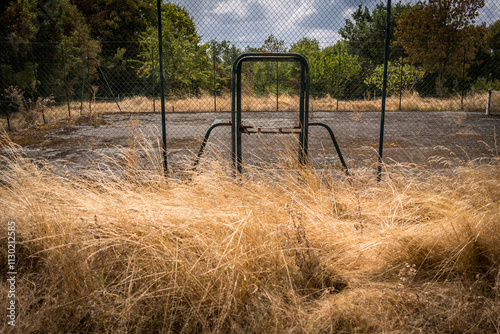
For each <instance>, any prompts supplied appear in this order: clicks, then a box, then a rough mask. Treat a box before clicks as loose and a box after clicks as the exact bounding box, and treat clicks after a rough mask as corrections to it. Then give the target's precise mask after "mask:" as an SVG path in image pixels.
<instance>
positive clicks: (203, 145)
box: [194, 122, 231, 167]
mask: <svg viewBox="0 0 500 334" xmlns="http://www.w3.org/2000/svg"><path fill="white" fill-rule="evenodd" d="M228 125H231V122H219V123H215V124H213V125H212V126H211V127H209V128H208V130H207V133H205V138H204V139H203V143H201V147H200V150H199V151H198V154H197V155H196V160H195V161H194V167H196V166H198V164H199V163H200V158H201V155H202V154H203V151H205V147H206V146H207V142H208V137H210V134H211V133H212V130H213V129H215V128H216V127H218V126H228Z"/></svg>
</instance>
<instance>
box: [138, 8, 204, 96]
mask: <svg viewBox="0 0 500 334" xmlns="http://www.w3.org/2000/svg"><path fill="white" fill-rule="evenodd" d="M162 34H163V41H162V44H163V70H164V76H165V86H166V87H165V89H166V90H167V93H169V94H175V95H183V94H186V93H189V92H193V93H199V92H200V91H201V90H209V89H210V83H211V78H212V77H211V66H210V64H211V62H210V59H209V54H208V43H205V44H202V43H201V38H200V36H198V33H197V31H196V27H195V24H194V21H193V19H192V17H191V16H190V15H189V13H188V12H187V10H186V9H185V8H184V7H181V6H178V5H174V4H171V3H167V4H163V5H162ZM157 36H158V32H157V28H156V27H155V26H149V27H148V28H147V29H146V31H145V32H144V33H142V34H141V36H140V41H139V43H140V48H141V53H140V55H139V59H140V61H137V62H135V68H136V72H137V74H138V75H139V77H150V76H151V75H152V71H153V68H154V66H153V62H157V60H156V59H157V58H156V57H157V55H158V37H157ZM152 54H153V55H156V57H155V58H153V57H152ZM155 70H157V68H156V69H155ZM156 78H157V80H158V77H156Z"/></svg>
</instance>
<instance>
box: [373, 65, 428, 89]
mask: <svg viewBox="0 0 500 334" xmlns="http://www.w3.org/2000/svg"><path fill="white" fill-rule="evenodd" d="M383 71H384V66H383V65H379V66H377V67H376V68H375V71H373V73H372V75H371V76H369V77H367V78H366V79H365V84H367V85H371V86H374V87H376V88H377V89H378V90H382V78H383ZM424 75H425V71H424V70H422V69H420V68H418V67H416V66H414V65H410V64H403V66H401V62H398V61H396V62H389V63H388V71H387V94H388V95H391V94H397V93H399V91H400V89H402V90H412V89H413V88H414V87H415V85H416V84H417V83H418V82H419V81H420V80H422V78H423V77H424Z"/></svg>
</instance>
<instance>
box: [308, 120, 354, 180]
mask: <svg viewBox="0 0 500 334" xmlns="http://www.w3.org/2000/svg"><path fill="white" fill-rule="evenodd" d="M309 125H310V126H322V127H324V128H325V129H327V130H328V133H329V134H330V137H331V138H332V141H333V145H334V146H335V150H336V151H337V154H338V156H339V159H340V163H341V164H342V166H344V168H345V171H346V173H347V175H349V169H348V168H347V164H346V163H345V160H344V157H343V156H342V152H340V147H339V144H338V143H337V140H336V139H335V136H334V135H333V130H332V128H331V127H329V126H328V125H327V124H325V123H321V122H313V123H309Z"/></svg>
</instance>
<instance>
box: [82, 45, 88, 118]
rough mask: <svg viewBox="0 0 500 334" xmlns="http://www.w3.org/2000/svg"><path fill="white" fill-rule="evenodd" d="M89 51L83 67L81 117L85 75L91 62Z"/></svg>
mask: <svg viewBox="0 0 500 334" xmlns="http://www.w3.org/2000/svg"><path fill="white" fill-rule="evenodd" d="M88 53H89V50H87V56H86V57H85V63H84V64H85V65H84V67H83V82H82V98H81V100H80V115H81V114H82V112H83V93H84V92H85V74H86V73H87V66H88V61H89V56H88Z"/></svg>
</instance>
